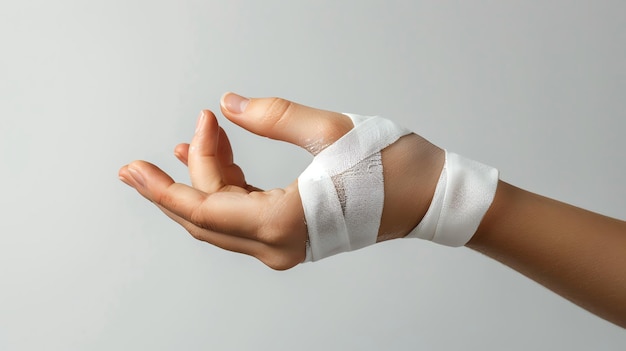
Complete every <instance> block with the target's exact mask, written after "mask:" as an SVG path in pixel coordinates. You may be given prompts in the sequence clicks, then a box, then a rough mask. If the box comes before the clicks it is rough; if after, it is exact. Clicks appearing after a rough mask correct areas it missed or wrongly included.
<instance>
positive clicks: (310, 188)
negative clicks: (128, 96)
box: [119, 93, 498, 269]
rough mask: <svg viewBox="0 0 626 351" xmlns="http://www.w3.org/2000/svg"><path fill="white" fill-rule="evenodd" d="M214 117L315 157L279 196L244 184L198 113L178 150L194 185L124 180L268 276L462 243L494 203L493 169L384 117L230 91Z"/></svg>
mask: <svg viewBox="0 0 626 351" xmlns="http://www.w3.org/2000/svg"><path fill="white" fill-rule="evenodd" d="M221 110H222V113H223V114H224V116H226V118H228V119H229V120H230V121H231V122H234V123H235V124H237V125H239V126H241V127H243V128H245V129H247V130H249V131H250V132H252V133H255V134H258V135H261V136H265V137H269V138H272V139H276V140H281V141H286V142H289V143H292V144H296V145H299V146H300V147H302V148H304V149H306V150H307V151H308V152H310V153H311V154H313V155H315V157H314V159H313V162H312V163H311V165H310V166H309V167H308V168H307V169H306V170H305V171H304V172H303V173H302V174H301V175H300V176H299V177H298V179H297V180H296V181H294V182H293V183H292V184H290V185H289V186H287V187H286V188H284V189H272V190H267V191H262V190H260V189H258V188H256V187H254V186H251V185H249V184H248V183H247V182H246V180H245V177H244V174H243V172H242V170H241V169H240V168H239V167H238V166H237V165H236V164H234V163H233V154H232V149H231V145H230V143H229V141H228V138H227V136H226V134H225V132H224V130H223V129H222V128H220V127H219V125H218V123H217V119H216V118H215V116H214V114H213V113H211V112H210V111H203V112H202V113H201V116H200V117H199V118H198V123H197V127H196V132H195V134H194V137H193V139H192V141H191V143H190V144H180V145H178V146H177V147H176V149H175V154H176V156H177V157H178V158H179V159H180V160H181V161H182V162H183V163H185V164H186V165H187V166H188V168H189V174H190V178H191V183H192V184H191V186H188V185H184V184H181V183H176V182H175V181H174V180H173V179H172V178H171V177H169V176H168V175H167V174H166V173H164V172H163V171H162V170H160V169H159V168H157V167H156V166H154V165H152V164H150V163H147V162H144V161H135V162H132V163H130V164H129V165H126V166H124V167H122V168H121V169H120V171H119V176H120V179H121V180H122V181H124V182H125V183H127V184H128V185H130V186H132V187H134V188H135V189H136V190H137V191H138V192H139V193H140V194H141V195H143V196H144V197H145V198H147V199H148V200H150V201H152V202H153V203H154V204H156V205H157V206H158V207H159V208H160V209H161V210H162V211H163V212H164V213H165V214H166V215H167V216H169V217H170V218H172V219H173V220H174V221H176V222H178V223H179V224H180V225H182V226H183V227H184V228H185V229H186V230H187V231H189V233H191V235H193V236H194V237H195V238H197V239H199V240H203V241H206V242H208V243H210V244H213V245H216V246H218V247H221V248H224V249H226V250H230V251H235V252H240V253H244V254H248V255H252V256H254V257H256V258H258V259H259V260H261V261H262V262H263V263H265V264H266V265H268V266H270V267H272V268H274V269H287V268H291V267H293V266H295V265H297V264H298V263H301V262H304V261H315V260H319V259H322V258H324V257H328V256H331V255H334V254H337V253H340V252H345V251H351V250H356V249H359V248H362V247H365V246H368V245H371V244H374V243H376V242H379V241H383V240H388V239H394V238H402V237H415V238H422V239H427V240H433V241H435V242H439V243H442V244H445V245H449V246H461V245H464V244H465V243H466V242H467V241H468V240H469V239H470V238H471V236H472V235H473V233H474V232H475V231H476V228H477V227H478V225H479V224H480V220H481V219H482V217H483V216H484V214H485V212H486V211H487V209H488V207H489V205H490V204H491V201H492V200H493V196H494V193H495V188H496V184H497V179H498V174H497V171H496V170H495V169H493V168H491V167H488V166H485V165H482V164H479V163H477V162H474V161H471V160H467V159H465V158H462V157H460V156H458V155H456V154H453V153H448V152H446V151H445V150H442V149H440V148H438V147H436V146H434V145H433V144H431V143H430V142H428V141H427V140H425V139H424V138H422V137H420V136H418V135H416V134H413V133H411V132H410V131H408V130H406V129H404V128H401V127H399V126H397V125H396V124H395V123H393V122H392V121H390V120H387V119H383V118H380V117H363V116H357V115H350V114H340V113H335V112H329V111H323V110H318V109H313V108H310V107H306V106H302V105H299V104H296V103H293V102H289V101H286V100H283V99H279V98H261V99H246V98H243V97H240V96H238V95H235V94H232V93H230V94H226V95H225V96H223V97H222V101H221Z"/></svg>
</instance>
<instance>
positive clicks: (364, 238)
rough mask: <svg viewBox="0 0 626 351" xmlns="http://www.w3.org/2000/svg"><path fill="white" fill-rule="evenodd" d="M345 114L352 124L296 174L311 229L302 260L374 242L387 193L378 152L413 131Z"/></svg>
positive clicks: (320, 257) (375, 118) (376, 119)
mask: <svg viewBox="0 0 626 351" xmlns="http://www.w3.org/2000/svg"><path fill="white" fill-rule="evenodd" d="M346 115H347V116H348V117H350V118H351V119H352V123H353V124H354V128H353V129H352V130H350V131H349V132H348V133H346V134H345V135H344V136H343V137H341V138H340V139H339V140H337V141H336V142H334V143H333V144H331V145H330V146H328V147H327V148H325V149H324V150H322V152H320V153H319V154H317V156H315V158H314V159H313V162H312V163H311V164H310V165H309V166H308V167H307V168H306V169H305V170H304V172H302V174H301V175H300V177H298V190H299V191H300V197H301V199H302V206H303V207H304V215H305V219H306V223H307V228H308V233H309V242H308V245H307V250H306V259H305V261H317V260H319V259H322V258H324V257H328V256H331V255H335V254H338V253H340V252H344V251H353V250H356V249H360V248H362V247H365V246H368V245H372V244H375V243H376V237H377V236H378V227H379V226H380V217H381V215H382V211H383V200H384V195H385V194H384V183H383V165H382V160H381V155H380V151H381V150H382V149H384V148H385V147H387V146H389V145H391V144H393V143H394V142H395V141H396V140H398V139H399V138H400V137H402V136H404V135H406V134H409V133H411V132H410V131H409V130H407V129H404V128H401V127H399V126H397V125H396V124H394V123H393V122H391V121H390V120H387V119H384V118H380V117H364V116H358V115H351V114H346Z"/></svg>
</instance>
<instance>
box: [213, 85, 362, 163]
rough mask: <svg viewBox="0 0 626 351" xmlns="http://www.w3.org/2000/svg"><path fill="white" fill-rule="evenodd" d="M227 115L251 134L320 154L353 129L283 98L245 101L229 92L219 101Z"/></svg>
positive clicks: (338, 117)
mask: <svg viewBox="0 0 626 351" xmlns="http://www.w3.org/2000/svg"><path fill="white" fill-rule="evenodd" d="M220 105H221V110H222V113H223V114H224V116H226V118H228V119H229V120H230V121H232V122H233V123H235V124H237V125H239V126H240V127H242V128H244V129H247V130H248V131H250V132H252V133H254V134H257V135H261V136H265V137H268V138H271V139H276V140H282V141H286V142H289V143H292V144H295V145H298V146H300V147H302V148H304V149H306V150H308V151H309V152H310V153H312V154H313V155H316V154H318V153H319V152H320V151H322V150H323V149H324V148H326V147H327V146H328V145H330V144H332V143H334V142H335V141H337V140H338V139H339V138H341V137H342V136H343V135H344V134H346V133H347V132H348V131H349V130H350V129H352V127H353V125H352V120H350V118H349V117H348V116H346V115H342V114H340V113H336V112H330V111H324V110H318V109H315V108H311V107H307V106H303V105H300V104H297V103H294V102H291V101H288V100H285V99H281V98H245V97H243V96H239V95H237V94H234V93H226V94H224V95H223V96H222V100H221V102H220Z"/></svg>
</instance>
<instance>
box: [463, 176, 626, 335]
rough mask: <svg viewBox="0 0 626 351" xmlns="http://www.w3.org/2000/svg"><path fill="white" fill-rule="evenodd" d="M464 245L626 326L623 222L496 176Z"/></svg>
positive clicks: (624, 229) (624, 223)
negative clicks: (483, 212) (485, 206)
mask: <svg viewBox="0 0 626 351" xmlns="http://www.w3.org/2000/svg"><path fill="white" fill-rule="evenodd" d="M467 246H468V247H470V248H472V249H474V250H477V251H479V252H482V253H483V254H485V255H487V256H490V257H492V258H494V259H496V260H498V261H500V262H502V263H504V264H506V265H508V266H510V267H511V268H513V269H515V270H517V271H519V272H520V273H522V274H524V275H526V276H528V277H529V278H531V279H533V280H535V281H537V282H539V283H541V284H542V285H544V286H546V287H547V288H549V289H551V290H553V291H554V292H556V293H558V294H560V295H562V296H563V297H565V298H567V299H569V300H571V301H572V302H574V303H576V304H578V305H580V306H581V307H583V308H585V309H587V310H589V311H591V312H593V313H595V314H597V315H599V316H601V317H603V318H605V319H607V320H609V321H612V322H614V323H616V324H618V325H620V326H622V327H625V328H626V222H624V221H619V220H616V219H613V218H609V217H606V216H602V215H599V214H596V213H593V212H590V211H586V210H583V209H580V208H577V207H574V206H570V205H567V204H564V203H562V202H558V201H555V200H552V199H548V198H545V197H542V196H539V195H536V194H533V193H530V192H528V191H525V190H522V189H519V188H516V187H514V186H512V185H509V184H507V183H505V182H502V181H500V183H499V185H498V190H497V192H496V196H495V199H494V202H493V204H492V206H491V208H490V209H489V211H488V212H487V214H486V215H485V218H484V219H483V221H482V223H481V225H480V227H479V228H478V231H477V232H476V234H475V235H474V237H473V238H472V240H471V241H470V242H469V243H468V244H467Z"/></svg>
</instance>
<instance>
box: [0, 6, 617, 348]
mask: <svg viewBox="0 0 626 351" xmlns="http://www.w3.org/2000/svg"><path fill="white" fill-rule="evenodd" d="M0 4H1V5H0V50H1V52H0V99H1V100H0V101H1V103H0V165H1V167H2V172H1V174H0V177H1V178H0V179H1V181H0V209H1V212H0V213H2V215H1V216H2V220H1V221H0V349H1V350H148V349H149V350H175V349H176V350H201V349H202V350H209V349H210V350H266V349H267V350H270V349H272V350H346V349H359V350H416V349H422V350H454V349H466V350H503V349H507V350H530V349H539V350H590V349H594V350H624V349H626V332H624V330H623V329H621V328H618V327H616V326H614V325H612V324H610V323H608V322H605V321H603V320H601V319H599V318H597V317H595V316H593V315H591V314H589V313H588V312H586V311H584V310H582V309H580V308H578V307H576V306H574V305H573V304H571V303H570V302H568V301H566V300H564V299H562V298H560V297H558V296H556V295H555V294H553V293H551V292H550V291H548V290H546V289H544V288H543V287H541V286H539V285H537V284H536V283H534V282H532V281H530V280H528V279H526V278H524V277H522V276H521V275H519V274H518V273H516V272H514V271H512V270H510V269H508V268H506V267H504V266H502V265H500V264H498V263H496V262H494V261H491V260H490V259H487V258H485V257H482V256H480V255H479V254H477V253H474V252H472V251H471V250H468V249H464V248H463V249H448V248H441V247H437V246H435V245H433V244H430V243H425V242H420V241H418V240H396V241H393V242H388V243H384V244H380V245H376V246H374V247H370V248H367V249H364V250H361V251H358V252H353V253H349V254H344V255H339V256H336V257H332V258H329V259H326V260H323V261H321V262H318V263H315V264H306V265H300V266H298V267H296V268H294V269H292V270H290V271H286V272H275V271H272V270H270V269H268V268H266V267H265V266H263V265H262V264H261V263H260V262H258V261H256V260H255V259H253V258H249V257H246V256H242V255H238V254H233V253H229V252H224V251H221V250H219V249H217V248H214V247H211V246H209V245H207V244H203V243H201V242H198V241H195V240H194V239H192V238H191V237H190V236H189V235H187V234H186V232H185V231H184V230H183V229H181V228H179V227H178V226H177V225H176V224H175V223H173V222H171V221H170V220H169V219H167V218H166V217H165V216H163V215H161V214H160V213H159V211H158V210H157V209H156V208H155V207H153V206H152V205H150V204H149V203H147V202H146V201H145V200H144V199H143V198H141V197H140V196H138V195H137V194H136V193H135V192H134V191H132V190H131V189H130V188H128V187H126V186H125V185H124V184H122V183H121V182H119V181H118V179H117V170H118V168H119V167H120V166H121V165H123V164H125V163H127V162H129V161H131V160H133V159H147V160H150V161H153V162H155V163H157V164H158V165H160V166H162V167H163V168H164V169H165V170H166V171H168V172H170V173H171V174H172V175H173V176H174V177H175V178H176V179H178V180H180V181H187V180H188V177H187V175H186V171H185V168H184V167H183V166H182V165H180V164H179V163H178V161H177V160H175V158H174V156H173V155H172V150H173V147H174V145H175V144H176V143H178V142H183V141H188V140H189V139H190V137H191V135H192V132H193V129H194V122H195V118H196V116H197V114H198V111H199V110H200V109H201V108H210V109H215V110H217V108H218V101H219V97H220V95H221V94H222V93H223V92H225V91H228V90H233V91H236V92H238V93H240V94H244V95H248V96H282V97H285V98H289V99H292V100H295V101H298V102H301V103H304V104H308V105H312V106H316V107H321V108H326V109H331V110H337V111H345V112H355V113H362V114H380V115H384V116H387V117H389V118H392V119H394V120H396V121H398V122H400V123H401V124H404V125H406V126H407V127H410V128H411V129H413V130H415V131H417V132H419V133H420V134H422V135H424V136H425V137H426V138H428V139H430V140H431V141H433V142H435V143H436V144H438V145H440V146H443V147H446V148H448V149H451V150H454V151H456V152H459V153H461V154H464V155H466V156H469V157H472V158H474V159H478V160H480V161H482V162H485V163H488V164H491V165H494V166H496V167H498V168H499V169H500V170H501V173H502V178H503V179H504V180H506V181H509V182H511V183H514V184H516V185H518V186H521V187H524V188H527V189H529V190H532V191H535V192H539V193H541V194H544V195H548V196H551V197H555V198H558V199H560V200H564V201H566V202H570V203H573V204H575V205H579V206H583V207H585V208H589V209H591V210H594V211H598V212H601V213H604V214H607V215H610V216H614V217H618V218H622V219H624V218H626V214H625V210H624V209H625V208H626V187H625V186H624V185H623V179H624V178H625V177H626V167H625V166H626V164H625V161H624V157H623V150H624V149H626V141H625V140H624V138H623V134H624V129H625V127H626V122H625V117H626V114H625V111H626V98H625V93H626V68H625V62H626V24H625V23H626V22H625V21H624V14H625V13H626V5H625V4H626V3H625V2H622V1H534V2H529V1H430V2H425V1H349V2H348V1H345V2H340V1H299V2H296V1H225V0H224V1H175V0H170V1H161V0H159V1H148V0H145V1H138V0H134V1H128V0H124V1H121V0H115V1H112V0H108V1H78V0H76V1H71V0H58V1H6V0H3V1H2V2H1V3H0ZM221 120H222V121H223V122H224V126H225V128H226V130H227V131H228V132H229V133H230V135H231V138H232V143H233V145H234V148H235V152H236V155H235V157H236V160H237V162H238V163H239V164H240V165H241V166H242V167H243V168H244V170H246V171H247V176H248V180H249V181H250V182H251V183H253V184H255V185H257V186H260V187H265V188H267V187H277V186H283V185H286V184H287V183H289V182H290V181H292V180H293V179H294V178H295V177H296V176H297V175H298V174H299V173H300V172H301V171H302V170H303V168H304V167H305V166H306V164H307V163H308V162H309V161H310V159H311V158H310V156H309V155H307V154H306V152H304V151H301V150H299V149H297V148H295V147H293V146H288V145H285V144H281V143H278V142H272V141H269V140H266V139H262V138H259V137H256V136H254V135H250V134H248V133H246V132H244V131H242V130H239V129H237V128H236V127H234V126H233V125H231V124H229V123H228V122H227V121H224V119H223V118H222V119H221Z"/></svg>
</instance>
